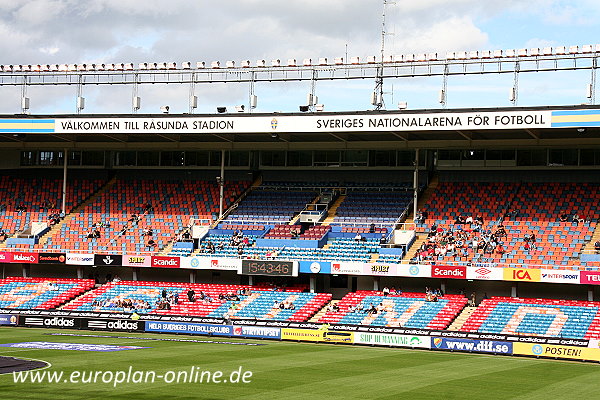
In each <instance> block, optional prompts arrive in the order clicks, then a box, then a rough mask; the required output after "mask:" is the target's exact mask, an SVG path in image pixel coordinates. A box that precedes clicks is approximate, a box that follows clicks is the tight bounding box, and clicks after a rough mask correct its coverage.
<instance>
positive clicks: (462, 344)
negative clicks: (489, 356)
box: [431, 337, 513, 354]
mask: <svg viewBox="0 0 600 400" xmlns="http://www.w3.org/2000/svg"><path fill="white" fill-rule="evenodd" d="M432 343H433V346H432V347H431V348H432V349H442V350H455V351H469V352H475V353H494V354H512V352H513V344H512V343H511V342H499V341H495V340H475V339H458V338H442V337H434V338H433V342H432Z"/></svg>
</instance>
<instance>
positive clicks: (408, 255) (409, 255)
mask: <svg viewBox="0 0 600 400" xmlns="http://www.w3.org/2000/svg"><path fill="white" fill-rule="evenodd" d="M426 240H427V234H420V235H419V234H417V233H416V232H415V241H414V242H413V244H412V245H411V246H410V248H408V249H406V253H404V257H402V263H403V264H406V263H408V262H409V261H410V259H411V258H413V256H414V255H415V250H416V249H418V248H419V247H421V245H422V244H423V243H424V242H425V241H426ZM411 249H412V250H411Z"/></svg>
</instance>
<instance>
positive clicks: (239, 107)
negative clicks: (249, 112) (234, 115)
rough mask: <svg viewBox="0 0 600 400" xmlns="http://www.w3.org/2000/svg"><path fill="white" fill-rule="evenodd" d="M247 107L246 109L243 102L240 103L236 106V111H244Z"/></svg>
mask: <svg viewBox="0 0 600 400" xmlns="http://www.w3.org/2000/svg"><path fill="white" fill-rule="evenodd" d="M245 109H246V106H244V105H243V104H240V105H239V106H235V111H237V112H244V110H245Z"/></svg>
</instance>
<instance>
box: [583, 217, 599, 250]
mask: <svg viewBox="0 0 600 400" xmlns="http://www.w3.org/2000/svg"><path fill="white" fill-rule="evenodd" d="M599 226H600V224H596V228H595V229H594V233H593V234H592V239H591V240H590V241H589V242H587V243H586V244H585V246H584V247H583V252H584V253H594V251H595V248H594V243H596V242H597V241H599V240H600V228H599Z"/></svg>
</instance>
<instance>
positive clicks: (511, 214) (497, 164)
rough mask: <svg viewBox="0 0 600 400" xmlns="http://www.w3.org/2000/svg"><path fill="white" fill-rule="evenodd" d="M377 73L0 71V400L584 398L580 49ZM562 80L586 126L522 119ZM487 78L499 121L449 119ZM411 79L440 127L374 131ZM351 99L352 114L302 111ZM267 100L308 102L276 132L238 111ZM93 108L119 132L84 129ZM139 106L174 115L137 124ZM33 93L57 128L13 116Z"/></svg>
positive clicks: (588, 351)
mask: <svg viewBox="0 0 600 400" xmlns="http://www.w3.org/2000/svg"><path fill="white" fill-rule="evenodd" d="M382 37H384V38H385V14H384V31H383V33H382ZM383 50H384V49H383V46H382V51H381V56H380V57H379V56H372V57H339V58H332V59H328V58H318V59H310V58H307V59H302V60H300V59H288V60H280V59H276V60H262V59H261V60H257V61H256V62H254V61H250V60H242V61H226V62H220V61H195V62H183V63H175V62H170V63H153V62H143V63H117V64H103V63H98V64H95V63H90V64H46V65H41V64H40V65H37V64H36V65H33V64H31V65H30V64H27V65H24V64H21V65H0V90H2V89H4V87H13V88H18V89H19V90H20V93H21V96H20V102H21V103H20V106H21V113H18V114H5V115H2V116H1V117H0V148H1V149H2V150H1V154H2V157H1V158H0V265H1V267H2V275H1V277H0V278H1V279H0V390H1V391H2V393H6V395H7V397H6V398H35V399H40V398H44V399H45V398H48V399H50V398H65V399H79V398H128V399H133V398H135V399H137V398H140V399H154V398H159V397H175V398H210V399H217V398H219V399H224V398H244V399H257V398H261V399H263V398H286V399H305V398H315V399H317V398H328V399H349V398H357V399H359V398H360V399H387V398H411V399H421V398H442V399H481V398H491V399H496V398H497V399H508V398H510V399H542V398H544V399H545V398H563V397H564V398H566V397H567V396H572V397H575V398H580V397H581V398H583V397H584V396H585V397H586V398H596V396H597V394H596V391H597V390H596V389H597V388H596V384H594V383H593V382H597V381H598V379H599V378H600V366H599V363H600V286H599V285H600V227H599V226H598V222H599V220H600V174H599V173H598V171H599V170H600V107H598V105H596V100H595V91H596V87H595V73H596V68H597V62H598V58H599V57H600V45H596V44H594V45H581V46H580V45H575V46H553V47H539V48H529V47H527V48H521V49H509V50H489V51H480V50H477V51H460V52H458V51H456V52H447V53H444V54H442V53H414V54H401V55H394V56H387V55H384V51H383ZM569 71H573V72H575V73H579V72H583V73H585V74H588V75H589V76H591V80H590V83H589V85H587V97H586V98H585V100H586V102H585V103H582V104H576V105H550V104H544V105H539V106H519V103H518V96H519V77H520V76H522V75H523V74H536V73H549V74H550V76H553V75H552V74H558V73H564V72H569ZM499 74H501V75H506V76H508V77H509V78H510V79H511V80H512V81H511V87H510V91H509V100H510V102H511V105H510V106H507V107H472V108H451V107H449V106H448V102H447V95H448V90H449V89H448V87H447V80H448V79H449V78H452V79H454V77H456V76H460V77H462V78H463V79H476V78H475V77H476V76H488V75H489V76H498V75H499ZM561 76H562V75H561ZM432 77H433V78H436V79H438V80H439V79H441V80H442V86H441V90H440V91H439V93H438V95H439V102H438V104H439V106H438V107H435V108H427V109H412V108H409V107H408V104H407V103H406V102H400V103H399V104H398V105H397V107H396V106H395V105H394V108H395V109H390V108H392V107H386V106H385V104H384V102H385V101H384V100H385V96H386V92H385V91H384V81H388V80H402V79H409V80H410V79H428V78H432ZM350 81H361V82H369V84H374V85H373V86H374V91H373V92H372V96H371V107H370V109H369V110H359V111H328V110H327V109H326V108H325V106H324V105H323V104H321V103H320V102H319V100H318V96H317V94H318V92H319V91H323V90H327V89H319V90H317V88H316V86H317V84H318V85H319V87H321V86H322V85H324V84H325V82H350ZM277 83H292V84H295V83H301V84H305V85H307V86H310V90H309V93H308V94H307V96H306V101H305V102H304V101H302V104H299V106H298V111H292V112H290V111H285V112H275V111H271V112H265V111H262V110H259V109H257V102H258V93H259V90H257V89H256V87H255V84H259V85H268V84H277ZM240 84H242V85H245V86H247V87H248V93H247V102H246V103H245V104H241V105H237V106H235V107H231V106H229V107H224V106H219V107H216V108H215V111H214V112H211V113H205V112H197V109H198V100H199V97H201V95H199V93H200V92H201V90H199V89H198V88H199V87H200V86H203V87H206V86H210V85H225V86H227V87H229V86H231V87H234V86H236V85H240ZM91 85H96V86H98V85H100V86H102V85H105V86H107V87H109V88H111V87H113V86H119V87H126V88H127V90H131V109H124V110H122V112H119V113H111V114H107V113H102V114H98V113H87V112H86V98H85V97H84V92H85V91H84V89H85V90H88V87H89V86H91ZM151 85H166V86H168V85H178V86H184V87H186V88H189V96H188V99H187V101H188V103H189V104H188V105H189V109H188V110H187V112H182V113H176V112H173V110H172V109H170V108H169V106H163V107H161V108H160V112H156V113H146V112H143V111H142V108H141V101H142V98H141V94H140V88H143V87H145V86H151ZM52 87H69V88H71V89H73V88H76V96H75V103H76V112H75V113H72V114H65V113H53V114H47V113H44V114H36V113H32V112H31V111H30V107H31V104H30V94H29V93H33V92H34V91H36V90H50V88H52ZM261 99H262V98H261ZM261 101H262V100H261ZM157 111H158V110H157Z"/></svg>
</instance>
